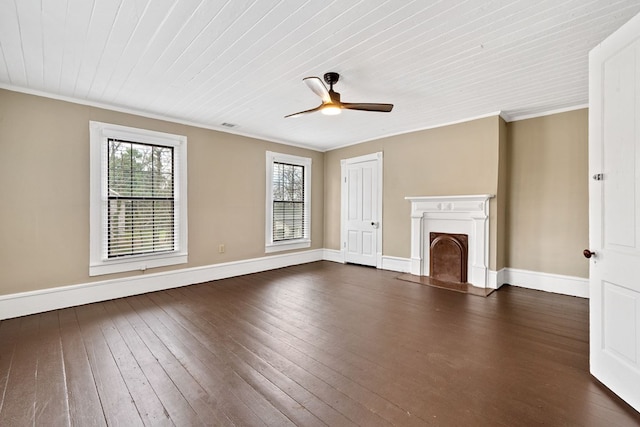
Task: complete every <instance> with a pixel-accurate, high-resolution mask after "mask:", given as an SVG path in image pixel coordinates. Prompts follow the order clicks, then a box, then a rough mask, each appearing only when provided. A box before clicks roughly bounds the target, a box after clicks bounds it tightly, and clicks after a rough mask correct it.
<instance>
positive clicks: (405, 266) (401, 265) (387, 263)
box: [382, 255, 411, 273]
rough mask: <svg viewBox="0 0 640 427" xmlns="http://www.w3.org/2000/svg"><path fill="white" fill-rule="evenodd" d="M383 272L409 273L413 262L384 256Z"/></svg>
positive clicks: (407, 259)
mask: <svg viewBox="0 0 640 427" xmlns="http://www.w3.org/2000/svg"><path fill="white" fill-rule="evenodd" d="M382 270H390V271H398V272H400V273H409V272H410V271H411V260H410V259H409V258H400V257H395V256H387V255H383V256H382Z"/></svg>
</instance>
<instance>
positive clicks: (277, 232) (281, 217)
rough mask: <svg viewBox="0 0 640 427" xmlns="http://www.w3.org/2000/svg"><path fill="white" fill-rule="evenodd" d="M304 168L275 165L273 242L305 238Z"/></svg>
mask: <svg viewBox="0 0 640 427" xmlns="http://www.w3.org/2000/svg"><path fill="white" fill-rule="evenodd" d="M304 184H305V182H304V166H301V165H292V164H287V163H279V162H274V163H273V241H274V242H276V241H282V240H291V239H301V238H303V237H304V236H305V229H304V227H305V206H304V203H305V198H304V188H305V186H304Z"/></svg>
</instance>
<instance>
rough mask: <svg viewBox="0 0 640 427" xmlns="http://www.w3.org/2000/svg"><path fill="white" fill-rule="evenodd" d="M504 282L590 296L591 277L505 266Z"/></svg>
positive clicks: (572, 294) (554, 291) (573, 294)
mask: <svg viewBox="0 0 640 427" xmlns="http://www.w3.org/2000/svg"><path fill="white" fill-rule="evenodd" d="M501 282H502V283H507V284H510V285H513V286H519V287H522V288H529V289H536V290H539V291H546V292H553V293H556V294H563V295H571V296H574V297H581V298H589V279H585V278H582V277H574V276H563V275H560V274H550V273H539V272H537V271H527V270H517V269H515V268H505V269H504V277H503V278H502V280H501Z"/></svg>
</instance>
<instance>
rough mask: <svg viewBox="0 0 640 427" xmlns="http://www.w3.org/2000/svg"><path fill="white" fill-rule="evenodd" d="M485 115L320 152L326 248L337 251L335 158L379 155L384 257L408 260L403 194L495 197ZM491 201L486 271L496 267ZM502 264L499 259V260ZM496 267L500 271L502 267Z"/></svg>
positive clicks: (495, 135) (493, 139) (494, 139)
mask: <svg viewBox="0 0 640 427" xmlns="http://www.w3.org/2000/svg"><path fill="white" fill-rule="evenodd" d="M501 128H504V122H503V121H502V119H500V118H499V117H497V116H496V117H489V118H485V119H480V120H474V121H470V122H466V123H461V124H456V125H452V126H445V127H440V128H436V129H430V130H424V131H420V132H413V133H408V134H403V135H398V136H394V137H389V138H383V139H380V140H376V141H372V142H367V143H363V144H358V145H353V146H350V147H346V148H342V149H338V150H333V151H329V152H327V153H325V232H324V242H325V247H326V248H329V249H339V248H340V160H341V159H347V158H351V157H356V156H360V155H364V154H369V153H374V152H378V151H382V152H383V159H384V160H383V164H384V170H383V181H384V182H383V236H382V240H383V247H382V252H383V255H387V256H395V257H402V258H409V257H410V256H411V247H410V242H411V236H410V231H411V222H410V211H411V209H410V203H409V202H408V201H406V200H405V199H404V198H405V197H406V196H436V195H459V194H497V192H498V170H499V159H500V144H499V142H500V138H499V133H500V129H501ZM498 199H499V198H496V199H493V200H492V201H491V206H490V209H491V210H492V212H491V222H492V235H491V248H492V251H491V254H490V268H491V269H493V270H495V269H496V265H497V259H498V257H497V252H496V244H495V242H496V240H497V235H498V231H499V230H501V229H503V227H502V226H501V227H497V223H498V222H499V221H504V219H503V218H499V217H498V211H497V201H498ZM500 259H501V260H502V257H501V258H500ZM499 268H502V267H501V266H500V267H499Z"/></svg>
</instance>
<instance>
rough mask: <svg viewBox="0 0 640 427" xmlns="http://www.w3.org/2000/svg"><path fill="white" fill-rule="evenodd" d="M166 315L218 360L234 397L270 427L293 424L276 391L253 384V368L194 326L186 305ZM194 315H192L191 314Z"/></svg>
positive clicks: (169, 309) (169, 308)
mask: <svg viewBox="0 0 640 427" xmlns="http://www.w3.org/2000/svg"><path fill="white" fill-rule="evenodd" d="M167 294H168V293H163V294H153V295H150V298H151V299H152V300H154V301H155V302H156V303H158V304H163V303H164V302H166V299H165V298H163V297H164V296H165V295H167ZM164 306H165V307H166V311H167V313H168V314H169V315H170V316H172V318H173V319H174V320H175V321H176V322H178V323H179V324H180V326H182V327H183V328H184V329H185V330H188V331H189V333H190V335H191V336H192V337H193V339H195V340H197V342H199V343H201V344H202V347H203V348H204V349H206V351H207V352H208V354H206V353H204V352H203V354H204V355H205V357H206V358H207V359H209V358H210V357H213V358H215V361H216V362H217V363H220V364H222V365H223V366H224V367H225V369H226V370H228V372H227V380H228V381H230V383H231V384H230V385H231V386H232V387H233V390H234V393H235V394H236V396H238V398H240V399H241V400H243V401H244V402H251V403H252V405H253V406H254V407H255V409H256V410H255V412H256V414H257V415H258V416H259V417H260V418H261V419H262V420H263V421H264V422H265V424H268V425H274V424H277V425H287V424H292V422H291V420H290V419H289V418H288V417H287V416H286V415H285V414H283V413H282V412H280V411H279V410H278V409H277V408H276V407H275V406H274V405H273V402H274V399H276V397H275V395H274V394H273V392H274V389H273V388H270V390H266V389H264V388H262V387H260V384H259V382H256V381H252V379H254V375H253V374H254V372H255V371H253V370H252V368H251V367H250V366H249V365H247V364H246V362H243V361H240V363H235V360H234V358H233V357H232V355H231V354H230V352H229V351H228V350H227V348H226V347H225V346H224V343H223V342H222V341H220V340H217V339H216V337H215V336H211V335H210V334H208V333H206V332H204V331H202V330H201V329H199V328H198V326H197V325H196V324H194V322H193V319H192V318H191V317H190V316H189V315H187V316H185V315H183V314H182V313H180V310H179V308H180V307H181V306H183V304H175V305H172V304H166V305H164ZM189 313H191V312H189ZM257 389H262V391H263V392H269V393H268V394H265V395H263V394H261V393H260V392H259V391H258V390H257Z"/></svg>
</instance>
